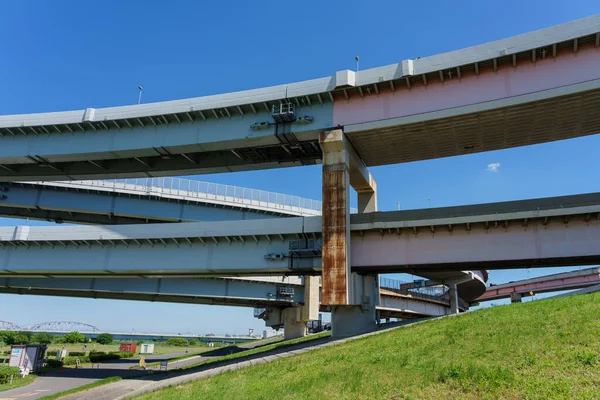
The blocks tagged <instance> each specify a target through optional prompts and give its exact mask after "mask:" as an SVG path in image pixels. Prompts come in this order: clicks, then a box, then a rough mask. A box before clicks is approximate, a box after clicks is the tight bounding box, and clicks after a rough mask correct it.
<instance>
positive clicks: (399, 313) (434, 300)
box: [0, 277, 468, 319]
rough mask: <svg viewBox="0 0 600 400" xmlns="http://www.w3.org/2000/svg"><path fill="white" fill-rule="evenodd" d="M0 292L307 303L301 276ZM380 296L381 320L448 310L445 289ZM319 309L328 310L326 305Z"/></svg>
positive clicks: (37, 281) (4, 289)
mask: <svg viewBox="0 0 600 400" xmlns="http://www.w3.org/2000/svg"><path fill="white" fill-rule="evenodd" d="M462 289H463V288H462V287H460V288H459V291H462ZM0 293H5V294H18V295H37V296H60V297H75V298H91V299H111V300H133V301H150V302H168V303H182V304H204V305H219V306H237V307H254V308H267V307H270V308H281V309H284V308H289V307H299V306H302V305H304V304H305V303H306V301H307V296H306V292H305V287H304V280H303V279H300V278H297V277H285V278H281V277H278V278H275V277H271V278H269V277H260V278H253V277H245V278H243V279H235V278H143V279H141V278H118V277H116V278H82V277H78V278H28V277H27V278H0ZM461 294H462V293H461ZM380 296H381V297H380V301H379V305H378V306H377V310H378V311H379V312H380V315H381V318H402V319H410V318H418V317H425V316H440V315H446V314H449V313H450V299H449V297H448V294H447V293H445V294H444V293H440V294H438V295H436V296H434V295H427V294H421V293H419V292H410V293H398V292H397V291H395V290H393V289H386V288H385V287H382V289H381V293H380ZM318 308H319V309H320V311H323V312H326V311H328V309H327V306H325V305H319V306H318ZM467 308H468V304H466V303H464V302H462V301H461V304H460V309H461V310H465V309H467Z"/></svg>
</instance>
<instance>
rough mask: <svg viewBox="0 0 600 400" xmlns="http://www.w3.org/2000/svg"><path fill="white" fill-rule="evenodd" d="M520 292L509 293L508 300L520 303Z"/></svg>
mask: <svg viewBox="0 0 600 400" xmlns="http://www.w3.org/2000/svg"><path fill="white" fill-rule="evenodd" d="M521 297H522V296H521V293H516V292H514V293H511V294H510V302H511V303H520V302H521Z"/></svg>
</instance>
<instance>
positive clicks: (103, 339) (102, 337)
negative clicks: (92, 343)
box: [96, 333, 114, 344]
mask: <svg viewBox="0 0 600 400" xmlns="http://www.w3.org/2000/svg"><path fill="white" fill-rule="evenodd" d="M113 340H114V337H113V335H111V334H110V333H101V334H99V335H98V336H97V337H96V342H98V343H100V344H111V343H112V342H113Z"/></svg>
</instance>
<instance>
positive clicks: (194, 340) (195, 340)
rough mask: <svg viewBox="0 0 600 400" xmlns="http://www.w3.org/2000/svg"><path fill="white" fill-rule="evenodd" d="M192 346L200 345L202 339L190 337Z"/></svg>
mask: <svg viewBox="0 0 600 400" xmlns="http://www.w3.org/2000/svg"><path fill="white" fill-rule="evenodd" d="M189 343H190V346H198V345H200V341H199V340H198V339H190V341H189Z"/></svg>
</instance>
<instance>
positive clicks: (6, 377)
mask: <svg viewBox="0 0 600 400" xmlns="http://www.w3.org/2000/svg"><path fill="white" fill-rule="evenodd" d="M11 375H13V376H14V377H15V378H18V377H19V368H18V367H9V366H7V365H0V385H2V384H5V383H8V382H10V376H11Z"/></svg>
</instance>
